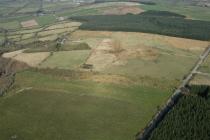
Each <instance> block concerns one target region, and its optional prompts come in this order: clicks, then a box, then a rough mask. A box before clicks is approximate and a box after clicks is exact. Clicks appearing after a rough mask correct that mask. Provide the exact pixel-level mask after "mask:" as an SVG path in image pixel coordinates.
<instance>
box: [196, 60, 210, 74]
mask: <svg viewBox="0 0 210 140" xmlns="http://www.w3.org/2000/svg"><path fill="white" fill-rule="evenodd" d="M199 71H201V72H205V73H209V74H210V56H208V57H207V59H206V60H205V62H204V63H203V64H202V65H201V67H200V68H199Z"/></svg>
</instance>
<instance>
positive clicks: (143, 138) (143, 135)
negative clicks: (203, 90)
mask: <svg viewBox="0 0 210 140" xmlns="http://www.w3.org/2000/svg"><path fill="white" fill-rule="evenodd" d="M209 53H210V45H209V46H208V47H207V48H206V49H205V50H204V52H203V53H202V54H201V55H200V57H199V59H198V61H197V62H196V63H195V65H194V67H193V69H192V70H191V71H190V73H189V74H188V76H187V77H186V78H184V79H183V81H182V83H181V84H180V86H179V87H178V88H177V89H176V90H175V91H174V93H173V95H172V96H171V97H170V99H169V100H168V101H167V103H166V105H165V106H164V107H163V108H162V109H161V110H160V111H159V112H158V113H157V114H156V115H155V117H154V118H153V119H152V121H150V122H149V124H148V125H147V126H146V127H145V129H144V130H143V131H142V132H140V133H138V134H137V137H136V139H137V140H148V138H149V136H150V135H151V133H152V132H153V130H154V129H155V128H156V127H157V126H158V124H159V123H160V122H161V121H162V120H163V119H164V117H165V115H166V114H167V113H168V112H169V110H170V109H171V108H172V107H173V106H174V105H175V103H176V102H177V101H178V99H179V98H180V97H181V96H182V92H184V91H183V89H185V87H186V86H187V85H188V83H189V82H190V80H191V79H192V78H193V77H194V75H195V74H198V73H199V74H201V73H200V72H198V69H199V68H200V66H201V64H202V63H203V62H204V61H205V60H206V58H207V57H208V55H209Z"/></svg>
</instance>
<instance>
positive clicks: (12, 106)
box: [0, 0, 210, 140]
mask: <svg viewBox="0 0 210 140" xmlns="http://www.w3.org/2000/svg"><path fill="white" fill-rule="evenodd" d="M180 5H182V2H180V3H177V4H174V5H173V6H174V7H173V6H172V5H171V3H170V2H168V3H167V2H163V1H161V2H159V1H152V2H139V1H136V2H128V1H118V0H114V1H112V0H111V1H108V2H106V1H103V0H102V1H91V0H87V1H84V2H83V1H71V0H64V1H63V0H62V1H57V0H53V1H48V0H40V1H29V0H16V1H6V0H0V20H1V23H0V54H1V57H0V62H1V63H0V84H1V85H7V82H5V81H12V82H13V83H12V85H10V86H8V87H9V88H8V89H6V90H5V91H6V92H4V93H3V92H2V89H1V88H2V87H3V86H0V95H1V97H0V116H1V117H0V124H1V125H0V132H1V135H0V139H2V140H4V139H17V140H19V139H30V140H37V139H38V140H58V139H61V140H69V139H72V140H84V139H85V140H134V139H135V138H136V134H137V133H138V132H140V131H141V130H142V129H144V128H145V126H146V125H147V124H148V122H149V121H150V120H151V119H152V118H153V117H154V115H155V113H156V112H158V111H159V109H160V108H161V107H162V106H163V105H164V104H165V103H166V102H167V100H168V98H169V97H170V96H171V95H172V93H173V91H174V90H175V89H176V88H177V87H178V86H179V84H180V83H181V81H182V80H183V78H184V77H185V76H186V75H187V74H188V73H189V71H190V70H191V68H192V67H193V66H194V64H195V62H196V61H197V59H198V58H199V56H200V54H201V53H202V52H203V51H204V50H205V49H206V48H207V46H208V45H209V40H210V34H209V33H210V21H209V18H208V17H209V10H208V9H207V8H205V7H201V6H197V5H193V6H192V5H191V4H189V3H186V4H185V5H182V6H180ZM189 9H190V10H189ZM195 12H196V13H195ZM201 13H203V14H201ZM198 15H201V16H198ZM199 70H200V72H205V73H207V74H208V72H209V58H208V59H207V60H206V62H204V63H203V64H202V65H201V67H200V69H199ZM7 77H9V78H11V77H12V78H11V79H7ZM209 79H210V78H208V77H207V76H204V75H202V74H195V76H194V77H193V79H192V80H191V82H190V85H204V84H205V85H210V80H209ZM2 83H3V84H2ZM1 93H3V94H1ZM194 101H195V102H194ZM188 102H192V104H189V106H188V105H187V103H188ZM197 102H199V105H198V106H202V107H203V108H201V109H200V110H199V108H198V106H197V105H196V103H197ZM207 102H208V101H206V102H203V99H202V98H197V96H196V98H194V96H192V97H191V96H190V97H183V98H182V99H181V100H180V102H179V103H178V104H177V107H175V108H174V109H173V110H172V111H171V112H170V113H169V115H168V116H169V117H166V120H165V121H166V122H167V124H170V125H172V126H173V125H174V124H172V122H171V121H170V119H171V118H172V117H173V116H176V117H177V118H178V119H179V120H181V119H182V118H181V117H182V115H181V116H179V115H178V114H179V113H180V112H181V113H182V112H183V110H184V111H185V112H187V111H188V109H189V108H191V106H196V109H197V110H196V112H195V113H197V112H199V111H201V112H203V111H206V106H207V108H208V105H207V104H208V103H207ZM180 106H181V107H182V109H180ZM177 112H178V113H177ZM188 115H189V116H190V115H192V114H190V113H189V114H188ZM179 117H180V118H179ZM168 118H169V119H168ZM189 118H190V117H189ZM168 120H169V121H168ZM184 121H185V122H186V123H187V120H184ZM199 121H200V120H199ZM201 121H203V120H201ZM202 123H204V122H202ZM165 124H166V123H165V122H164V121H163V122H162V124H161V125H160V128H159V127H158V128H157V130H155V131H154V134H152V135H154V136H155V137H156V135H158V137H157V139H159V138H160V139H161V137H163V136H165V134H162V132H165V131H163V130H164V129H166V127H165ZM193 125H194V124H193ZM187 126H189V125H187ZM204 127H205V128H206V127H207V126H206V125H205V126H204ZM167 129H168V127H167ZM169 130H171V128H170V129H168V131H169ZM202 130H203V131H202V132H203V136H205V137H206V133H205V131H206V130H208V129H206V130H204V128H202ZM196 131H197V130H196ZM198 132H200V131H199V130H198ZM168 135H169V136H171V134H170V133H168ZM154 136H152V138H151V139H154V140H155V138H154ZM197 136H198V135H197V133H196V135H195V137H190V138H192V140H194V139H193V138H197Z"/></svg>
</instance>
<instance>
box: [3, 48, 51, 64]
mask: <svg viewBox="0 0 210 140" xmlns="http://www.w3.org/2000/svg"><path fill="white" fill-rule="evenodd" d="M23 51H24V50H19V51H14V52H10V53H5V54H3V57H5V58H12V59H14V60H17V61H20V62H24V63H26V64H27V65H29V66H31V67H37V66H38V65H39V64H40V63H41V62H42V61H43V60H45V59H46V58H47V57H48V56H49V55H50V53H49V52H40V53H23Z"/></svg>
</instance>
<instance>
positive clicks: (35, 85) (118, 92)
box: [0, 71, 170, 140]
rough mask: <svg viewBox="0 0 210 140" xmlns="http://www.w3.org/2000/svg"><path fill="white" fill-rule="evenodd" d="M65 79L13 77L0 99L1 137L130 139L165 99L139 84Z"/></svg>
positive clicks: (24, 74)
mask: <svg viewBox="0 0 210 140" xmlns="http://www.w3.org/2000/svg"><path fill="white" fill-rule="evenodd" d="M64 79H66V78H65V77H64V78H61V77H56V76H51V75H47V74H42V73H39V72H33V71H24V72H20V73H18V74H17V77H16V84H15V86H14V89H13V92H11V93H10V94H8V95H7V96H6V97H4V98H0V112H1V118H0V123H1V127H0V131H1V135H0V139H9V138H11V137H12V136H14V135H16V136H17V137H18V138H20V139H34V140H35V139H39V140H46V139H50V140H57V139H63V140H64V139H66V140H67V139H77V140H80V139H81V140H83V139H86V140H98V139H100V140H110V139H114V140H128V139H130V140H132V139H134V138H135V134H136V133H137V132H138V131H139V130H140V129H142V128H143V127H144V126H145V125H146V123H147V122H148V121H149V120H150V119H151V117H152V115H153V114H154V113H155V112H156V107H157V106H158V105H161V104H163V103H164V101H165V100H166V99H167V98H168V96H169V95H170V94H168V93H167V92H166V91H163V90H160V89H155V88H151V87H142V86H138V85H136V86H132V85H130V86H121V85H115V84H103V83H95V82H90V81H81V80H73V79H72V80H64ZM28 87H32V89H29V90H27V88H28ZM21 89H26V90H25V91H22V90H21ZM15 92H18V93H15ZM20 128H21V129H20Z"/></svg>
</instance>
